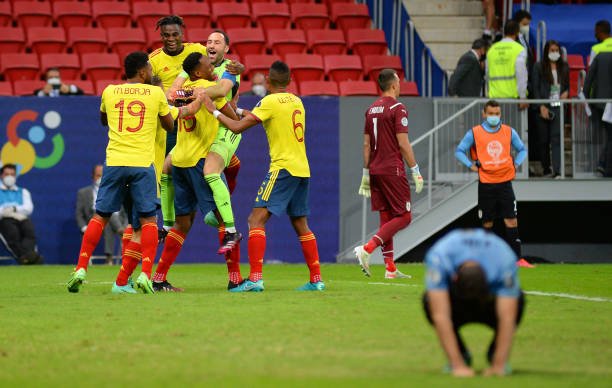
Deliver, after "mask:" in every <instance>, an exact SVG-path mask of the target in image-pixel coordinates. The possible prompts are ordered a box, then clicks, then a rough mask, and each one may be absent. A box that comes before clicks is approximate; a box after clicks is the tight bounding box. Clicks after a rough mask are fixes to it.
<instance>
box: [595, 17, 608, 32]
mask: <svg viewBox="0 0 612 388" xmlns="http://www.w3.org/2000/svg"><path fill="white" fill-rule="evenodd" d="M595 31H597V32H601V33H603V34H608V35H610V22H609V21H607V20H598V21H597V23H595Z"/></svg>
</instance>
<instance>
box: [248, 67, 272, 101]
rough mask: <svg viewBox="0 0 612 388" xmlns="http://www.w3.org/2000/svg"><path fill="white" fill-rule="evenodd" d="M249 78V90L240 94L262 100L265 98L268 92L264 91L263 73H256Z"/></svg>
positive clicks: (264, 77)
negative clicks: (250, 83)
mask: <svg viewBox="0 0 612 388" xmlns="http://www.w3.org/2000/svg"><path fill="white" fill-rule="evenodd" d="M251 78H252V80H251V82H252V85H251V90H249V91H247V92H244V93H242V94H244V95H245V96H258V97H262V98H263V97H265V96H266V94H268V91H267V90H266V76H265V75H264V74H263V73H259V72H258V73H255V74H253V76H252V77H251Z"/></svg>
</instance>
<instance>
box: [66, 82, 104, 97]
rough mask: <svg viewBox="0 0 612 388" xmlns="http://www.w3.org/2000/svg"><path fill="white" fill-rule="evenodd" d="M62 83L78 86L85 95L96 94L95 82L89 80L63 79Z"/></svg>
mask: <svg viewBox="0 0 612 388" xmlns="http://www.w3.org/2000/svg"><path fill="white" fill-rule="evenodd" d="M62 81H63V82H64V83H66V84H68V85H76V86H78V87H79V88H81V90H82V91H83V94H86V95H88V96H93V95H95V94H96V89H95V87H94V84H93V82H91V81H90V80H88V79H65V80H64V79H62Z"/></svg>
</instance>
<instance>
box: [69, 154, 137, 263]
mask: <svg viewBox="0 0 612 388" xmlns="http://www.w3.org/2000/svg"><path fill="white" fill-rule="evenodd" d="M102 169H103V166H102V165H101V164H98V165H96V166H94V169H93V172H92V184H91V185H89V186H85V187H83V188H81V189H79V191H78V193H77V202H76V211H75V218H76V222H77V224H78V226H79V229H80V231H81V234H84V233H85V231H86V230H87V224H88V223H89V220H90V219H91V217H93V215H94V213H95V211H96V206H95V203H96V199H97V198H98V189H99V188H100V181H101V180H102ZM126 226H127V215H126V214H125V211H124V210H123V209H122V210H121V211H119V212H116V213H113V214H112V215H111V217H110V220H109V222H108V224H107V225H106V227H105V228H104V232H103V234H104V255H105V256H106V264H108V265H112V264H113V252H114V250H115V236H120V237H121V236H122V235H123V231H124V230H125V227H126Z"/></svg>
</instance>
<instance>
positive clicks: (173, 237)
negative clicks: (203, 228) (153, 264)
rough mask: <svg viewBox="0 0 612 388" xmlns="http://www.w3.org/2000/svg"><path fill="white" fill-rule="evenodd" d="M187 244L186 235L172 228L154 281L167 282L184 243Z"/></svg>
mask: <svg viewBox="0 0 612 388" xmlns="http://www.w3.org/2000/svg"><path fill="white" fill-rule="evenodd" d="M184 242H185V234H183V233H182V232H180V231H178V230H176V229H174V228H172V229H170V231H169V232H168V235H167V236H166V242H165V243H164V250H163V251H162V254H161V257H160V258H159V262H158V263H157V268H156V270H155V276H154V277H153V280H154V281H156V282H163V281H164V280H166V275H167V274H168V271H169V270H170V266H172V264H173V263H174V261H175V260H176V257H177V256H178V254H179V252H180V251H181V248H182V247H183V243H184Z"/></svg>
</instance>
